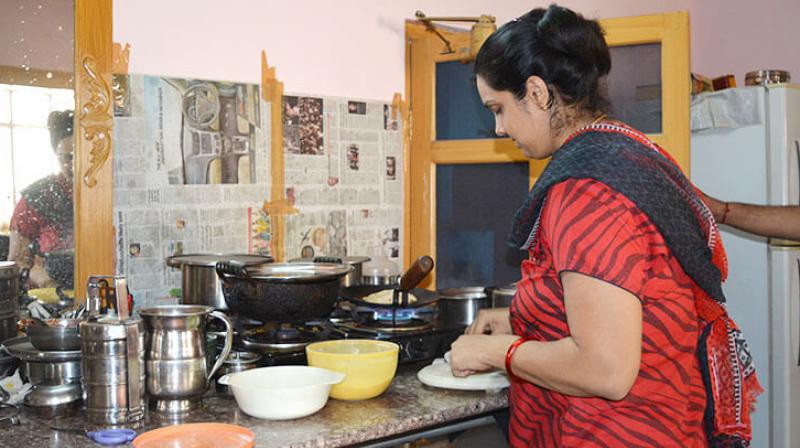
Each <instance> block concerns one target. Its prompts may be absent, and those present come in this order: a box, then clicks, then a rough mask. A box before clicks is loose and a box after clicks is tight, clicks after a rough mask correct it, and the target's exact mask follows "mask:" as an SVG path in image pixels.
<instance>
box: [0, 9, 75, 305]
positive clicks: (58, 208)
mask: <svg viewBox="0 0 800 448" xmlns="http://www.w3.org/2000/svg"><path fill="white" fill-rule="evenodd" d="M74 23H75V9H74V3H73V1H71V0H66V1H65V0H36V1H31V0H7V1H4V2H2V4H0V29H3V35H4V38H3V40H2V42H1V43H0V260H5V259H8V260H10V261H15V262H17V263H18V264H19V265H20V267H23V268H29V269H30V287H31V288H48V289H49V290H53V291H54V290H55V289H56V288H58V289H59V290H61V291H62V292H63V293H65V294H67V295H69V296H72V293H71V291H70V290H73V289H74V283H75V282H74V205H73V204H74V201H73V184H74V182H73V174H72V173H73V151H74V150H73V148H74V136H73V126H74V118H73V112H72V111H73V110H74V109H75V94H74V66H73V64H74ZM42 294H45V293H44V292H43V293H42ZM51 294H52V293H51Z"/></svg>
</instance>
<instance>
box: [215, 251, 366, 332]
mask: <svg viewBox="0 0 800 448" xmlns="http://www.w3.org/2000/svg"><path fill="white" fill-rule="evenodd" d="M351 269H352V268H351V267H349V266H346V265H343V264H326V263H269V264H264V265H261V266H256V267H254V268H248V267H246V266H242V265H241V264H237V263H233V262H232V263H217V273H218V274H219V276H220V278H221V279H222V291H223V293H224V294H225V301H226V302H227V303H228V306H229V307H230V310H231V311H232V312H234V313H236V314H239V315H241V316H247V317H250V318H252V319H256V320H260V321H262V322H306V321H309V320H314V319H320V318H323V317H327V316H328V315H329V314H330V313H331V312H332V311H333V307H334V305H335V304H336V300H337V298H338V296H339V289H340V288H341V280H342V277H344V276H345V275H347V274H348V273H349V272H350V270H351Z"/></svg>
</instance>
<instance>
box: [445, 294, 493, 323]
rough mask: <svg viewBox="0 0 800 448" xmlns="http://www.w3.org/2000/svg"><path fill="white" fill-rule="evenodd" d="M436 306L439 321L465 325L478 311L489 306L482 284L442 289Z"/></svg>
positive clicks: (470, 321) (473, 318)
mask: <svg viewBox="0 0 800 448" xmlns="http://www.w3.org/2000/svg"><path fill="white" fill-rule="evenodd" d="M437 307H438V311H439V313H438V317H437V320H439V321H440V322H442V323H444V324H445V325H464V326H467V325H470V324H471V323H472V321H474V320H475V318H476V317H477V316H478V311H480V310H481V309H483V308H488V307H489V298H488V297H487V296H486V288H484V287H483V286H468V287H464V288H449V289H442V290H440V291H439V303H438V305H437Z"/></svg>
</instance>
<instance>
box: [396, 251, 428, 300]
mask: <svg viewBox="0 0 800 448" xmlns="http://www.w3.org/2000/svg"><path fill="white" fill-rule="evenodd" d="M432 270H433V258H431V257H429V256H427V255H423V256H421V257H419V258H417V260H416V261H414V263H412V264H411V266H410V267H409V268H408V270H407V271H406V272H404V273H403V276H402V277H400V291H405V292H408V291H411V290H412V289H414V287H415V286H417V285H418V284H419V282H421V281H422V279H424V278H425V277H426V276H427V275H428V274H430V273H431V271H432Z"/></svg>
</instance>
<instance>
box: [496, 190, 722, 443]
mask: <svg viewBox="0 0 800 448" xmlns="http://www.w3.org/2000/svg"><path fill="white" fill-rule="evenodd" d="M538 231H539V238H538V242H537V244H536V246H535V247H533V248H532V249H531V250H530V251H529V259H528V260H526V261H524V262H523V264H522V279H521V280H520V282H519V285H518V289H517V295H516V297H515V298H514V300H513V303H512V306H511V323H512V326H513V329H514V333H515V334H518V335H521V336H527V337H533V338H534V339H535V340H540V341H555V340H559V339H562V338H564V337H567V336H569V334H570V332H569V327H568V325H567V318H566V314H565V311H564V292H563V288H562V284H561V280H560V278H559V273H561V272H564V271H573V272H578V273H581V274H584V275H588V276H591V277H595V278H598V279H600V280H603V281H606V282H609V283H612V284H614V285H616V286H618V287H620V288H623V289H625V290H627V291H629V292H631V293H632V294H634V295H635V296H636V297H637V298H639V300H640V301H641V304H642V357H641V365H640V368H639V376H638V378H637V379H636V381H635V383H634V385H633V388H632V389H631V391H630V393H629V394H628V395H627V396H626V397H625V398H624V399H622V400H620V401H610V400H606V399H603V398H579V397H572V396H567V395H564V394H561V393H558V392H554V391H551V390H547V389H544V388H541V387H538V386H536V385H534V384H530V383H515V384H514V385H512V387H511V391H510V401H511V411H512V412H511V425H510V440H511V445H512V446H514V447H522V446H536V447H556V446H558V447H604V446H610V447H619V446H624V447H640V446H641V447H671V446H680V447H703V446H706V445H707V442H706V437H705V433H704V430H703V412H704V409H705V402H706V399H705V389H704V387H703V380H702V377H701V374H700V367H699V364H698V360H697V356H696V353H695V352H696V348H697V340H698V336H699V334H698V332H699V331H700V327H699V325H698V321H697V313H696V310H695V306H694V301H695V295H696V294H697V289H696V288H697V287H696V285H695V284H694V282H693V281H692V280H691V279H690V278H689V277H688V276H687V275H686V273H685V272H684V271H683V269H682V268H681V267H680V265H679V264H678V261H677V259H676V258H675V257H674V256H672V255H671V254H670V252H669V250H668V248H667V246H666V244H665V243H664V240H663V238H662V237H661V234H660V233H659V232H658V230H657V229H656V228H655V226H654V225H653V223H652V222H651V221H650V220H649V219H648V218H647V216H646V215H645V214H644V213H642V212H641V211H640V210H639V209H638V208H637V207H636V206H635V205H634V204H633V203H632V202H631V201H630V200H628V199H627V198H626V197H624V196H623V195H621V194H620V193H618V192H616V191H614V190H612V189H611V188H609V187H608V186H606V185H605V184H602V183H600V182H597V181H594V180H590V179H581V180H575V179H571V180H567V181H564V182H561V183H559V184H556V185H554V186H553V187H552V188H551V189H550V191H549V192H548V195H547V200H546V201H545V203H544V206H543V208H542V214H541V221H540V227H539V230H538Z"/></svg>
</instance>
